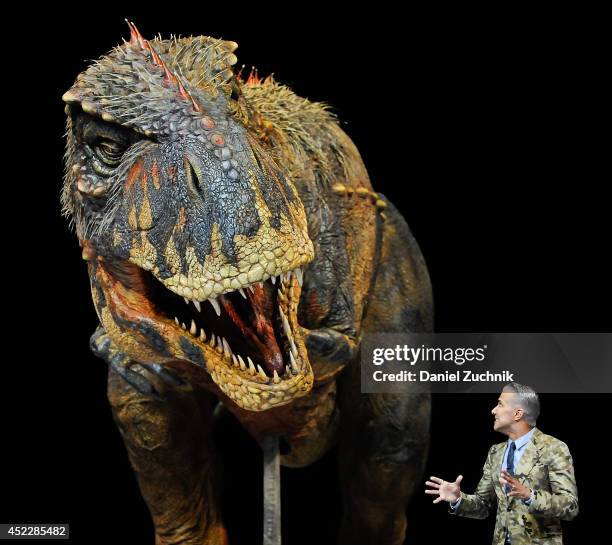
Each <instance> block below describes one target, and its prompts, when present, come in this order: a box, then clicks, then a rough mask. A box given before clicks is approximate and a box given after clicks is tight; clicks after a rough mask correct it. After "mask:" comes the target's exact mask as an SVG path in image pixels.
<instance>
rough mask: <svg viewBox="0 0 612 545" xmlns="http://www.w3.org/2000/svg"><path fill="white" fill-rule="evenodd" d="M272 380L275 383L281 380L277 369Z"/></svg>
mask: <svg viewBox="0 0 612 545" xmlns="http://www.w3.org/2000/svg"><path fill="white" fill-rule="evenodd" d="M272 381H273V382H274V384H278V383H279V382H280V377H279V376H278V373H277V372H276V369H274V376H273V377H272Z"/></svg>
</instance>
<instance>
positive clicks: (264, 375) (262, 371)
mask: <svg viewBox="0 0 612 545" xmlns="http://www.w3.org/2000/svg"><path fill="white" fill-rule="evenodd" d="M257 372H258V373H259V376H260V377H261V378H263V379H265V380H268V375H266V372H265V371H264V370H263V369H262V368H261V365H258V366H257Z"/></svg>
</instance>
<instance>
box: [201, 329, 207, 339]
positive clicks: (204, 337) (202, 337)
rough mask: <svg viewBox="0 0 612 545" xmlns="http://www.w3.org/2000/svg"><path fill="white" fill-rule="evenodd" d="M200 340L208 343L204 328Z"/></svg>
mask: <svg viewBox="0 0 612 545" xmlns="http://www.w3.org/2000/svg"><path fill="white" fill-rule="evenodd" d="M200 340H201V341H202V342H205V341H206V333H205V332H204V328H202V329H200Z"/></svg>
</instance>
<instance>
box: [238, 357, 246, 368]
mask: <svg viewBox="0 0 612 545" xmlns="http://www.w3.org/2000/svg"><path fill="white" fill-rule="evenodd" d="M238 362H239V363H240V369H242V370H243V371H245V370H246V365H245V363H244V360H243V359H242V357H241V356H240V354H238Z"/></svg>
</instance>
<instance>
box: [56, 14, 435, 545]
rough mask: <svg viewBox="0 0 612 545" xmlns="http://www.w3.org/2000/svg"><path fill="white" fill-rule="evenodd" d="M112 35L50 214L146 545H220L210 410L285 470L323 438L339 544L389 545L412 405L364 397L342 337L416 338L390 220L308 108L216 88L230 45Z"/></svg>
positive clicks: (420, 418) (402, 232) (397, 525)
mask: <svg viewBox="0 0 612 545" xmlns="http://www.w3.org/2000/svg"><path fill="white" fill-rule="evenodd" d="M130 29H131V38H130V41H129V42H125V43H124V44H123V45H121V46H119V47H117V48H115V49H113V50H112V51H111V52H110V53H108V54H107V55H106V56H104V57H102V58H101V59H100V60H98V61H97V62H95V63H94V64H92V65H91V66H90V67H89V68H88V69H87V70H86V71H84V72H83V73H81V74H80V75H79V76H78V78H77V80H76V82H75V84H74V85H73V87H72V88H71V89H70V90H68V91H67V92H66V93H65V94H64V96H63V100H64V101H65V102H66V103H67V105H66V113H67V118H68V121H67V125H68V131H67V151H66V176H65V181H64V187H63V194H62V202H63V206H64V210H65V213H66V214H67V215H68V216H70V217H71V219H72V223H73V225H74V227H75V228H76V233H77V235H78V238H79V241H80V244H81V246H82V248H83V258H84V259H85V260H86V261H87V265H88V271H89V277H90V281H91V293H92V297H93V301H94V304H95V308H96V312H97V314H98V317H99V319H100V324H101V325H100V327H99V328H98V330H97V331H96V332H95V333H94V335H93V336H92V339H91V345H92V349H93V350H94V352H95V353H97V354H98V355H100V356H101V357H103V358H104V359H105V360H107V361H108V362H109V379H108V396H109V399H110V403H111V405H112V408H113V414H114V417H115V420H116V422H117V425H118V427H119V429H120V431H121V433H122V435H123V438H124V440H125V443H126V446H127V449H128V453H129V457H130V461H131V463H132V466H133V468H134V470H135V472H136V474H137V477H138V482H139V485H140V489H141V491H142V494H143V496H144V498H145V500H146V502H147V504H148V507H149V509H150V512H151V514H152V517H153V521H154V524H155V531H156V536H157V543H158V544H171V543H172V544H175V543H181V544H196V543H197V544H202V543H206V544H221V543H227V539H228V538H227V532H226V531H225V529H224V527H223V522H222V520H221V515H220V511H219V506H218V493H219V486H221V484H220V483H219V479H218V478H217V477H218V475H217V472H216V471H215V456H216V455H215V444H214V441H213V438H212V433H211V429H212V426H213V424H214V422H215V421H216V420H215V418H216V416H215V415H216V414H218V412H219V407H218V405H219V403H221V404H222V406H223V407H224V408H225V409H224V410H226V411H229V412H230V413H232V414H233V415H234V416H235V417H236V418H237V419H238V420H239V421H240V422H241V424H242V425H243V426H244V427H245V428H246V429H247V430H248V432H249V433H250V434H251V435H252V436H253V437H254V438H255V439H256V440H258V441H260V442H261V441H263V440H264V439H265V438H267V437H270V436H273V437H277V438H280V439H279V441H280V444H281V445H282V454H283V456H282V463H283V464H284V465H287V466H291V467H303V466H305V465H308V464H311V463H312V462H314V461H316V460H318V459H319V458H321V457H322V456H323V455H324V454H325V452H327V451H328V450H329V448H330V447H331V446H332V445H334V444H336V443H338V447H339V448H338V452H339V456H340V458H341V462H342V463H341V464H340V479H341V483H342V488H343V497H344V514H343V519H342V523H341V528H340V531H339V542H340V543H343V544H351V545H356V544H360V543H368V544H373V543H376V544H377V545H383V544H399V543H402V542H403V539H404V534H405V528H406V516H405V509H406V504H407V502H408V499H409V498H410V496H411V494H412V493H413V490H414V487H415V485H416V484H417V483H419V480H420V475H421V471H422V469H423V465H424V462H425V457H426V451H427V446H428V430H429V412H430V408H429V397H428V396H427V395H365V394H362V393H360V340H361V338H362V335H363V334H364V332H374V331H378V332H407V331H414V332H423V331H430V330H431V328H432V299H431V289H430V284H429V278H428V274H427V270H426V268H425V264H424V262H423V258H422V256H421V253H420V251H419V248H418V246H417V244H416V242H415V240H414V239H413V237H412V235H411V233H410V231H409V229H408V226H407V225H406V223H405V221H404V219H403V218H402V217H401V215H400V214H399V213H398V212H397V210H396V209H395V208H394V207H393V205H392V204H391V203H389V202H388V201H387V200H386V199H385V198H384V197H383V196H382V195H378V194H376V193H374V191H373V189H372V186H371V184H370V181H369V178H368V174H367V172H366V169H365V167H364V165H363V163H362V160H361V158H360V156H359V153H358V151H357V149H356V148H355V146H354V144H353V143H352V142H351V140H350V139H349V138H348V137H347V136H346V135H345V133H344V132H343V131H342V130H341V129H340V128H339V126H338V124H337V123H336V121H335V118H334V116H333V115H332V114H330V113H329V112H328V111H327V109H326V107H325V106H323V105H321V104H317V103H313V102H309V101H308V100H305V99H303V98H300V97H298V96H296V95H295V94H294V93H293V92H292V91H291V90H290V89H288V88H287V87H285V86H283V85H280V84H279V83H277V82H276V81H275V80H274V79H273V78H272V77H268V78H266V79H264V80H260V79H259V78H258V77H257V76H256V75H254V74H251V76H250V77H249V78H248V79H247V80H246V81H244V80H243V79H242V78H241V77H240V75H239V74H235V73H234V70H233V66H234V65H235V64H236V62H237V59H236V56H235V55H234V53H233V52H234V51H235V49H236V47H237V44H236V43H235V42H230V41H222V40H217V39H213V38H210V37H205V36H199V37H191V38H180V39H171V40H161V39H155V40H152V41H148V40H146V39H144V38H143V37H142V36H141V34H140V33H139V32H138V30H137V29H136V27H134V26H133V25H132V24H130ZM215 407H217V410H215ZM226 414H228V413H226Z"/></svg>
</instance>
